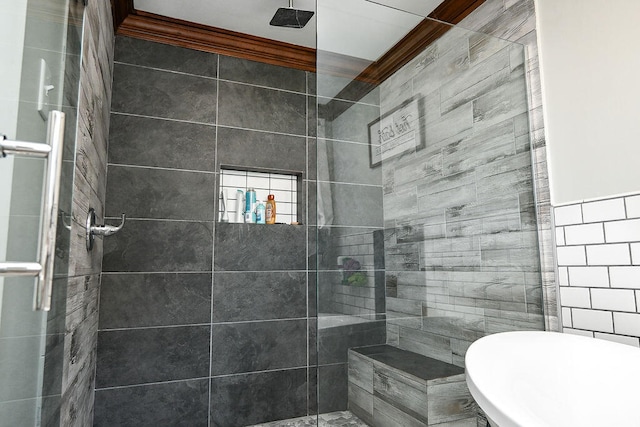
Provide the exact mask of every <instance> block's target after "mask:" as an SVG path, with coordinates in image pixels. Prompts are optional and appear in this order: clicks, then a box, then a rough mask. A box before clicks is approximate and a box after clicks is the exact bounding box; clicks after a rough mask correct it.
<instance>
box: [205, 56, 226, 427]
mask: <svg viewBox="0 0 640 427" xmlns="http://www.w3.org/2000/svg"><path fill="white" fill-rule="evenodd" d="M216 58H217V63H216V67H217V68H216V76H217V77H220V55H218V56H217V57H216ZM219 111H220V80H216V123H218V113H219ZM214 141H215V145H214V156H213V158H214V159H215V161H214V163H215V164H216V165H217V164H218V126H216V130H215V140H214ZM216 169H217V168H216ZM216 181H217V182H216V184H217V186H215V184H214V187H215V189H216V192H219V191H220V184H221V183H222V179H221V175H218V177H217V179H216ZM218 196H219V195H218V194H216V195H214V209H213V211H214V215H215V218H216V219H217V218H218V213H217V211H218V210H219V206H215V203H216V202H217V203H218V204H219V203H220V200H219V199H218ZM226 208H227V207H226V206H225V209H226ZM213 227H214V229H213V235H214V238H213V239H212V241H211V271H212V272H213V271H214V270H215V269H216V266H215V261H216V258H215V253H216V239H215V232H216V230H215V227H216V224H215V221H214V224H213ZM214 286H215V278H214V275H213V273H212V274H211V312H210V313H211V316H210V322H211V329H210V331H209V378H211V375H212V374H213V324H214V323H213V318H214V313H213V310H214ZM207 386H208V392H209V399H208V401H207V404H208V410H207V419H208V425H211V413H212V408H211V380H209V381H208V384H207Z"/></svg>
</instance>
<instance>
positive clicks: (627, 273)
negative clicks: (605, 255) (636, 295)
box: [609, 267, 640, 289]
mask: <svg viewBox="0 0 640 427" xmlns="http://www.w3.org/2000/svg"><path fill="white" fill-rule="evenodd" d="M609 275H610V276H611V287H612V288H632V289H640V267H611V268H610V269H609Z"/></svg>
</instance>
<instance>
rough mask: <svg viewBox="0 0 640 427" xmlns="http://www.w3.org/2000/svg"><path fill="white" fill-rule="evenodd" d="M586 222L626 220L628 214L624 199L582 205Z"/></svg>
mask: <svg viewBox="0 0 640 427" xmlns="http://www.w3.org/2000/svg"><path fill="white" fill-rule="evenodd" d="M582 215H583V218H584V222H585V223H587V222H598V221H611V220H615V219H624V218H625V217H626V212H625V209H624V200H623V199H611V200H602V201H597V202H590V203H584V204H583V205H582Z"/></svg>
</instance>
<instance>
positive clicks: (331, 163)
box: [317, 139, 382, 185]
mask: <svg viewBox="0 0 640 427" xmlns="http://www.w3.org/2000/svg"><path fill="white" fill-rule="evenodd" d="M317 149H318V150H324V151H325V153H322V154H318V158H319V159H324V158H325V157H324V156H325V155H326V159H327V160H326V161H327V164H328V168H323V167H319V168H318V180H320V181H337V182H344V183H353V184H373V185H382V168H381V167H375V168H372V167H370V160H369V145H368V144H355V143H349V142H340V141H331V140H325V139H318V143H317Z"/></svg>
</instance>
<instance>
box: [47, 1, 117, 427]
mask: <svg viewBox="0 0 640 427" xmlns="http://www.w3.org/2000/svg"><path fill="white" fill-rule="evenodd" d="M113 49H114V34H113V27H112V18H111V7H110V4H109V2H97V1H91V2H88V5H87V6H86V8H85V13H84V24H83V38H82V64H81V67H80V76H79V79H80V90H79V94H78V100H77V102H78V120H77V128H76V152H75V170H74V178H73V180H74V181H73V182H74V187H73V199H72V213H73V221H72V223H71V241H70V255H69V275H70V279H69V286H68V288H67V313H66V327H65V338H64V367H63V374H62V405H61V414H60V417H61V418H60V422H61V425H63V426H88V425H91V424H92V423H93V401H94V393H93V389H94V384H95V369H96V343H97V337H98V295H99V289H100V273H101V269H102V242H101V239H97V240H96V244H95V246H94V249H93V251H91V252H89V251H87V249H86V246H85V221H86V217H87V211H88V210H89V208H90V207H92V208H94V209H95V210H96V213H97V220H98V221H99V222H100V223H101V222H102V220H103V209H104V200H105V192H106V167H107V142H108V139H107V137H108V133H109V106H110V105H111V81H112V69H113ZM75 125H76V123H75V122H73V121H71V122H67V127H71V128H72V129H73V128H75Z"/></svg>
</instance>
